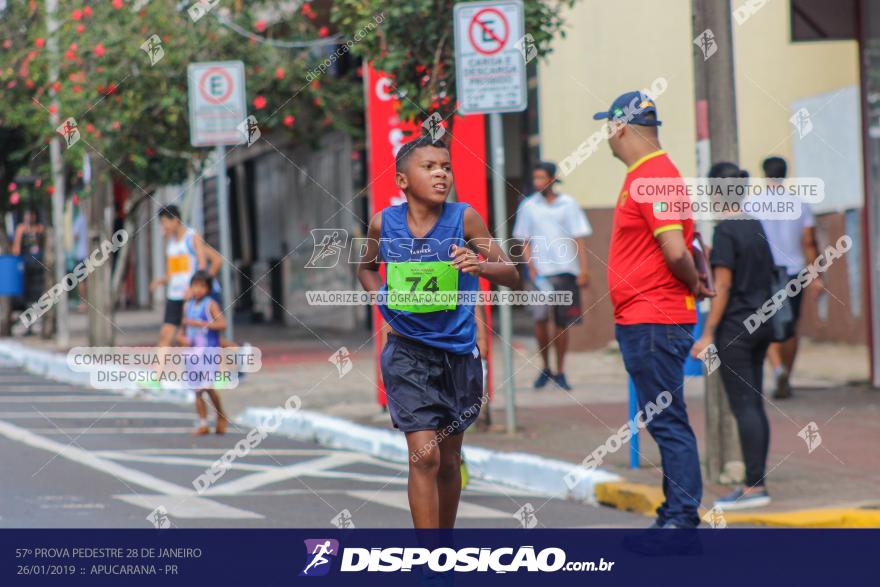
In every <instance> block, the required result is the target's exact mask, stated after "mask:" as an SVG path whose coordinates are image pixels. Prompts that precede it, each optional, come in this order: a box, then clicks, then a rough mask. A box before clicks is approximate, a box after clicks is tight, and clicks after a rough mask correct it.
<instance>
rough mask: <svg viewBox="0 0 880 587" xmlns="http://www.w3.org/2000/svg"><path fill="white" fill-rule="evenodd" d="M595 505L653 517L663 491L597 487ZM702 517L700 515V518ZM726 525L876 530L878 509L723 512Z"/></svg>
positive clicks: (632, 486) (640, 487) (625, 486)
mask: <svg viewBox="0 0 880 587" xmlns="http://www.w3.org/2000/svg"><path fill="white" fill-rule="evenodd" d="M596 501H598V502H599V503H601V504H603V505H608V506H611V507H614V508H616V509H619V510H626V511H629V512H636V513H640V514H644V515H646V516H652V517H653V516H654V512H655V511H656V509H657V508H658V507H659V506H660V504H661V503H663V491H662V490H661V489H660V488H658V487H654V486H653V485H645V484H642V483H629V482H626V481H621V482H609V483H597V484H596ZM703 513H705V512H704V511H701V512H700V515H701V516H702V514H703ZM724 519H725V520H726V521H727V523H728V524H742V525H749V526H774V527H787V528H880V509H868V508H855V507H853V508H819V509H811V510H798V511H792V512H727V513H725V514H724Z"/></svg>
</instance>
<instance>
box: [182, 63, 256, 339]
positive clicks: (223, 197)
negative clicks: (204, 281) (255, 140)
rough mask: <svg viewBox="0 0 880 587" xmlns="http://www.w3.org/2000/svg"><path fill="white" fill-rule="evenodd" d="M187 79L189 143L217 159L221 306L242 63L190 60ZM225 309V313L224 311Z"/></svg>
mask: <svg viewBox="0 0 880 587" xmlns="http://www.w3.org/2000/svg"><path fill="white" fill-rule="evenodd" d="M187 78H188V81H189V129H190V143H191V144H192V145H193V146H194V147H209V146H213V147H215V156H216V159H217V162H216V165H217V221H218V224H219V225H220V254H221V255H222V256H223V261H224V262H223V265H222V266H221V267H220V282H221V284H222V285H223V297H224V298H223V299H224V302H225V303H224V306H231V303H230V302H231V299H232V298H231V296H232V273H231V269H230V266H229V264H230V263H232V243H231V237H230V234H229V190H228V187H227V185H226V145H238V144H241V143H246V142H247V139H248V137H247V136H246V135H245V134H244V133H243V132H242V131H241V125H242V123H244V122H245V119H246V118H247V100H246V97H245V86H244V63H242V62H241V61H215V62H209V63H190V64H189V66H188V67H187ZM226 311H227V310H226V308H224V314H225V313H226ZM232 322H233V320H232V316H229V317H228V318H227V321H226V338H227V340H230V341H231V340H233V327H232Z"/></svg>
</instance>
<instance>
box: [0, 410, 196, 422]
mask: <svg viewBox="0 0 880 587" xmlns="http://www.w3.org/2000/svg"><path fill="white" fill-rule="evenodd" d="M21 418H50V419H52V420H64V419H79V418H83V419H89V420H118V419H119V418H129V419H133V420H146V419H156V418H160V419H163V420H190V421H194V420H195V418H196V417H195V414H190V413H189V412H186V413H184V412H181V411H175V412H170V411H169V412H106V411H105V412H43V413H42V414H38V413H37V412H0V420H4V419H5V420H14V419H21Z"/></svg>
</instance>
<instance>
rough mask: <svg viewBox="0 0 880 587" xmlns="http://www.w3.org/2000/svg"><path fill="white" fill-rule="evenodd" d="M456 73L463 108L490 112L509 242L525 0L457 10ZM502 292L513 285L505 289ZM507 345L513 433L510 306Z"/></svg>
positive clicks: (498, 216) (501, 214) (496, 190)
mask: <svg viewBox="0 0 880 587" xmlns="http://www.w3.org/2000/svg"><path fill="white" fill-rule="evenodd" d="M453 22H454V31H455V77H456V87H457V90H458V102H459V112H460V113H461V114H462V115H467V114H488V115H489V137H490V148H491V150H492V153H491V156H490V160H491V164H490V165H491V168H492V173H493V177H492V208H493V211H494V215H495V237H496V238H498V239H500V240H501V242H502V243H506V242H507V239H508V237H509V232H510V231H509V230H508V228H507V226H508V224H507V222H508V217H507V194H506V190H505V187H504V186H505V184H506V183H507V180H506V174H505V169H504V128H503V126H502V121H501V113H502V112H522V111H523V110H525V109H526V107H527V106H528V99H527V96H528V93H527V89H526V60H525V55H523V54H522V52H521V50H520V49H519V48H518V45H519V44H521V43H522V41H523V40H525V39H526V35H525V24H524V19H523V4H522V0H494V1H489V2H462V3H458V4H456V5H455V7H454V8H453ZM499 290H500V291H502V292H503V291H507V290H509V288H506V287H499ZM498 314H499V316H498V317H499V319H500V322H501V325H500V330H501V333H500V334H501V342H502V343H504V344H503V346H504V371H505V374H506V377H505V379H504V384H503V385H504V387H503V389H504V398H505V413H506V422H507V432H508V434H514V433H516V396H515V391H514V390H515V387H514V383H513V377H514V371H513V316H512V313H511V307H510V306H509V305H502V306H501V307H500V308H499V310H498Z"/></svg>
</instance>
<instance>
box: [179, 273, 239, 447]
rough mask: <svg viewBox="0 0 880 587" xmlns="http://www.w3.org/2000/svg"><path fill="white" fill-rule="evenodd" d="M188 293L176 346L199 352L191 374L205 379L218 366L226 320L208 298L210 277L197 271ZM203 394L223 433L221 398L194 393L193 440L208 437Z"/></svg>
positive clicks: (209, 391) (203, 390) (212, 393)
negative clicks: (190, 295)
mask: <svg viewBox="0 0 880 587" xmlns="http://www.w3.org/2000/svg"><path fill="white" fill-rule="evenodd" d="M190 290H191V292H192V297H191V298H190V299H189V300H188V301H187V302H186V306H185V307H184V312H183V318H182V319H181V322H180V332H179V334H178V342H180V344H181V346H189V347H194V348H198V349H205V350H204V351H199V352H197V353H196V354H195V355H193V357H194V358H195V361H196V363H195V366H194V368H193V371H194V373H196V374H198V375H204V374H206V373H210V370H211V365H215V364H218V362H217V361H216V360H212V357H214V356H215V355H217V354H218V352H219V351H218V349H219V348H220V332H221V331H222V330H223V329H224V328H226V318H224V317H223V311H222V310H221V309H220V305H219V304H218V303H217V302H216V301H215V300H214V299H213V298H212V297H211V296H210V295H209V293H210V291H211V276H210V275H208V273H207V272H205V271H196V272H195V274H194V275H193V276H192V279H191V280H190ZM204 393H207V394H208V397H210V398H211V403H212V404H214V409H215V410H216V411H217V427H216V429H215V431H216V432H217V434H224V433H225V432H226V424H227V422H228V420H227V418H226V414H225V413H224V411H223V406H222V405H221V403H220V396H219V395H217V391H216V390H215V389H214V388H213V387H210V386H209V387H205V388H200V389H196V390H195V397H196V412H197V413H198V415H199V425H198V427H197V428H196V429H195V430H194V431H193V432H192V434H193V435H194V436H201V435H203V434H208V432H210V430H209V429H208V415H207V408H206V406H205V398H204V397H202V395H203V394H204Z"/></svg>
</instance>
